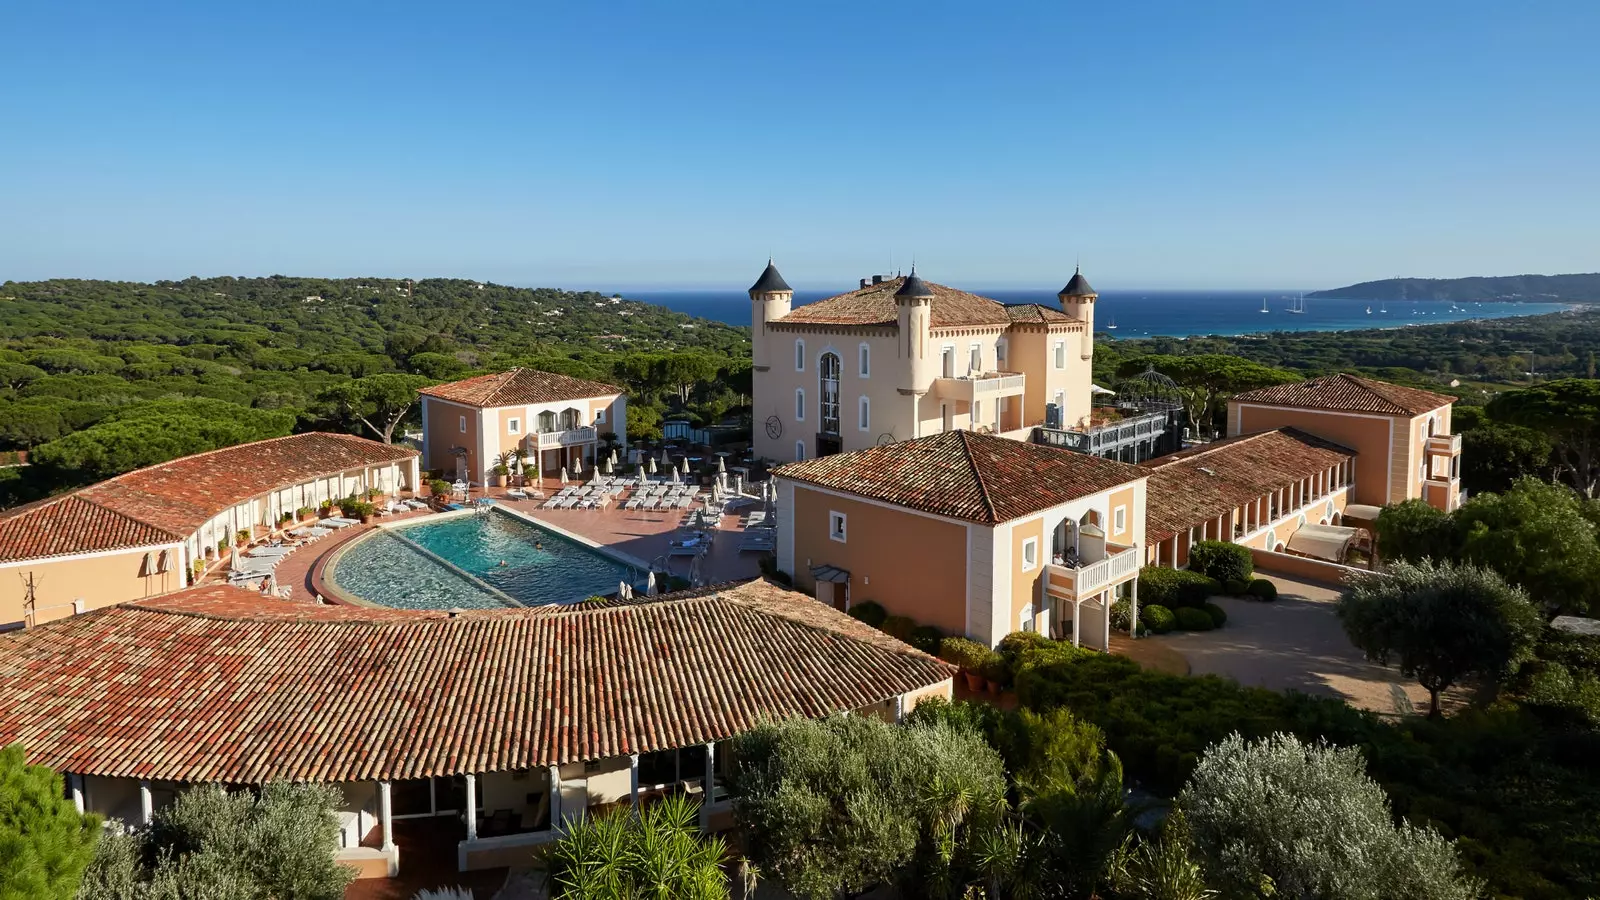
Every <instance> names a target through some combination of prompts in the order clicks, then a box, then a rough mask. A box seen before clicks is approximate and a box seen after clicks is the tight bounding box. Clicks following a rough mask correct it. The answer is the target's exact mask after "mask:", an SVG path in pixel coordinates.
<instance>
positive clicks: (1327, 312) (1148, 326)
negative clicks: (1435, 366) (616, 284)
mask: <svg viewBox="0 0 1600 900" xmlns="http://www.w3.org/2000/svg"><path fill="white" fill-rule="evenodd" d="M836 293H838V292H837V291H799V290H797V291H795V305H797V306H801V305H804V304H806V303H812V302H815V301H817V300H821V299H823V298H825V297H831V296H833V295H834V294H836ZM973 293H976V294H980V295H982V296H985V297H991V298H993V299H995V300H999V301H1000V302H1001V303H1007V304H1020V303H1039V304H1043V305H1046V306H1051V307H1056V306H1057V305H1058V302H1057V300H1056V294H1055V290H1054V289H1049V290H993V291H985V290H975V291H973ZM623 296H624V297H626V298H627V299H629V300H642V301H645V302H647V303H657V304H660V305H662V306H665V307H667V308H669V309H672V310H676V311H677V312H681V313H686V314H688V315H691V316H699V317H700V318H704V319H715V320H717V321H719V322H727V323H729V324H731V325H749V324H750V298H749V296H748V295H747V294H745V292H743V291H712V290H707V291H690V290H664V291H649V290H647V291H634V292H625V293H624V294H623ZM1263 304H1265V306H1266V310H1267V311H1266V312H1262V311H1261V309H1262V306H1263ZM1302 304H1303V308H1304V310H1305V311H1304V312H1300V313H1296V312H1291V311H1290V310H1291V309H1293V308H1294V307H1296V306H1297V305H1302ZM1570 308H1571V307H1570V306H1569V305H1568V304H1565V303H1524V302H1518V301H1493V302H1484V303H1460V304H1456V303H1451V302H1449V301H1445V300H1427V301H1407V302H1404V303H1393V302H1391V303H1380V302H1378V301H1376V300H1370V301H1369V300H1313V299H1306V300H1303V301H1302V300H1300V299H1299V293H1298V292H1286V291H1176V290H1169V291H1113V290H1108V291H1106V292H1105V293H1103V294H1101V295H1100V299H1099V300H1097V301H1096V303H1095V330H1096V331H1102V332H1105V333H1106V334H1108V335H1110V336H1111V337H1113V338H1141V337H1157V336H1165V337H1193V336H1204V335H1240V334H1260V333H1263V332H1270V331H1355V330H1360V329H1367V328H1403V327H1406V326H1409V325H1435V324H1439V323H1442V322H1465V321H1469V320H1472V319H1502V318H1507V317H1509V316H1536V315H1543V314H1545V313H1553V312H1561V311H1562V310H1565V309H1570Z"/></svg>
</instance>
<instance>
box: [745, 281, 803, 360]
mask: <svg viewBox="0 0 1600 900" xmlns="http://www.w3.org/2000/svg"><path fill="white" fill-rule="evenodd" d="M793 306H794V288H791V287H789V283H788V282H787V281H784V280H783V276H782V275H779V274H778V267H777V266H775V265H773V264H772V260H771V259H770V258H769V259H768V260H767V268H766V270H765V271H763V272H762V273H761V277H760V278H757V279H756V283H755V284H752V285H751V286H750V364H751V367H752V368H754V369H755V370H756V371H757V372H765V371H767V370H768V369H770V368H771V367H772V350H771V348H770V346H769V345H770V343H771V341H770V340H769V339H768V337H767V323H768V322H773V321H776V320H778V319H781V318H783V317H784V316H787V315H788V314H789V310H790V309H792V308H793Z"/></svg>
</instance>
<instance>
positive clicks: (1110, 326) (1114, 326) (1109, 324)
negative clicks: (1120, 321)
mask: <svg viewBox="0 0 1600 900" xmlns="http://www.w3.org/2000/svg"><path fill="white" fill-rule="evenodd" d="M1106 329H1107V330H1109V331H1116V330H1117V320H1116V319H1114V318H1113V319H1112V320H1111V321H1109V322H1107V323H1106Z"/></svg>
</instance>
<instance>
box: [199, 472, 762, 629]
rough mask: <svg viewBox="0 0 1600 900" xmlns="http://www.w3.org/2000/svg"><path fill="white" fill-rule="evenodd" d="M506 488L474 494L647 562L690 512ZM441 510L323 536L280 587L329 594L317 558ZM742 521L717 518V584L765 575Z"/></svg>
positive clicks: (306, 596)
mask: <svg viewBox="0 0 1600 900" xmlns="http://www.w3.org/2000/svg"><path fill="white" fill-rule="evenodd" d="M560 488H561V485H560V483H559V482H557V481H555V480H554V479H550V480H548V481H547V482H546V483H545V485H544V487H543V490H544V492H545V494H546V495H553V494H554V493H555V492H556V491H558V490H560ZM505 491H506V489H505V488H489V489H487V491H482V492H480V491H477V490H475V491H473V493H472V499H473V500H476V499H478V498H479V497H483V496H488V497H493V498H494V499H495V502H496V503H500V504H503V505H505V506H506V507H507V508H508V509H512V510H515V511H516V512H518V513H521V514H523V515H525V516H527V517H528V518H530V519H533V520H535V521H537V522H539V523H541V524H546V525H550V526H553V527H554V529H556V530H558V531H561V532H565V533H567V534H568V535H569V536H573V537H576V538H578V539H580V540H581V541H583V542H585V543H590V544H593V545H598V546H599V547H602V548H605V549H607V550H610V551H612V552H613V553H616V554H625V555H626V556H628V557H634V558H636V559H638V560H642V561H644V562H646V563H649V562H651V561H653V560H655V559H657V558H658V557H661V556H663V555H665V554H666V552H667V549H668V545H669V544H670V543H671V541H672V537H673V535H674V534H675V533H676V532H677V530H678V527H679V525H680V524H681V523H682V522H683V521H685V520H686V519H687V518H688V515H689V513H690V512H691V510H678V509H673V510H651V511H645V510H625V509H622V507H621V504H614V505H613V506H612V507H611V508H610V509H539V508H538V507H539V505H540V504H541V503H542V502H543V501H541V500H513V499H510V498H507V497H506V496H505ZM750 508H754V507H750ZM438 515H441V514H440V513H435V512H432V511H431V510H422V511H418V512H409V513H399V514H392V515H385V516H382V517H379V518H377V519H375V520H374V521H373V522H372V523H370V524H366V525H352V526H350V527H348V528H345V529H342V530H340V531H338V532H336V533H334V534H330V535H326V536H324V537H322V538H319V539H317V540H316V541H314V542H312V543H310V544H308V545H306V546H304V547H301V548H300V549H298V550H296V551H294V552H293V553H290V554H289V555H288V556H286V557H284V559H283V561H282V562H281V563H279V564H278V568H277V571H276V575H277V580H278V586H279V587H280V588H282V587H288V588H290V591H291V593H290V597H289V599H288V601H287V602H295V603H314V602H316V598H317V596H318V595H319V594H322V595H324V596H326V595H328V594H331V591H327V590H326V589H325V588H324V586H323V582H322V579H321V570H322V566H320V565H319V563H321V562H322V561H323V560H324V559H326V558H327V557H328V556H329V555H330V554H331V553H332V552H333V551H334V550H336V549H338V548H339V547H341V546H343V545H344V544H347V543H349V542H350V541H352V540H355V539H356V538H358V537H360V536H362V535H365V534H368V533H370V532H371V531H373V530H374V529H377V528H379V527H382V526H386V525H393V524H395V523H397V522H409V521H416V520H420V519H425V518H430V517H436V516H438ZM741 522H742V520H741V518H740V517H739V516H737V515H726V516H723V517H722V519H721V521H720V522H719V523H718V525H717V532H718V533H717V535H716V537H715V539H714V540H713V542H712V545H711V550H710V552H709V553H707V554H706V557H705V559H704V561H703V563H702V570H703V574H704V576H705V579H706V581H708V582H710V583H713V584H714V583H717V582H722V581H741V580H744V579H747V578H754V577H756V576H757V575H759V574H761V567H760V560H761V557H762V556H763V554H761V553H740V552H739V534H740V532H741V531H742V530H743V529H742V524H741ZM668 564H669V569H670V571H672V572H673V573H675V574H678V575H682V576H685V577H687V576H688V574H689V564H690V558H689V557H685V556H679V557H668ZM225 580H226V567H219V568H218V570H217V571H216V573H214V574H213V575H212V576H211V577H209V578H208V579H206V581H207V582H209V583H218V582H221V581H225ZM273 599H277V598H273ZM278 602H285V601H282V600H279V601H278Z"/></svg>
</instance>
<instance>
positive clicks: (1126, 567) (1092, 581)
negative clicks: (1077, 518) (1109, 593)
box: [1045, 544, 1140, 601]
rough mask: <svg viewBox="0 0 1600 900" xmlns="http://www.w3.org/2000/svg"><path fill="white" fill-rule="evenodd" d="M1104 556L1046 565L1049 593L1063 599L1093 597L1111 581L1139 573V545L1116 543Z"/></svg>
mask: <svg viewBox="0 0 1600 900" xmlns="http://www.w3.org/2000/svg"><path fill="white" fill-rule="evenodd" d="M1111 547H1112V549H1114V550H1115V551H1116V552H1114V553H1112V554H1111V555H1110V556H1107V557H1106V558H1105V559H1102V560H1099V561H1097V562H1092V563H1084V564H1083V565H1080V566H1078V567H1077V568H1070V567H1068V566H1057V565H1047V566H1045V575H1046V577H1047V578H1048V579H1049V582H1048V585H1049V593H1050V594H1051V595H1053V596H1056V597H1060V598H1061V599H1064V600H1071V601H1077V600H1084V599H1087V598H1089V597H1093V596H1094V595H1095V594H1098V593H1100V592H1101V591H1103V590H1105V589H1106V588H1108V587H1111V586H1112V585H1114V584H1120V583H1121V582H1124V581H1127V580H1128V579H1129V578H1132V577H1135V576H1137V575H1138V574H1139V564H1140V554H1139V548H1138V547H1120V548H1119V547H1117V546H1116V545H1115V544H1113V545H1111Z"/></svg>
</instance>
